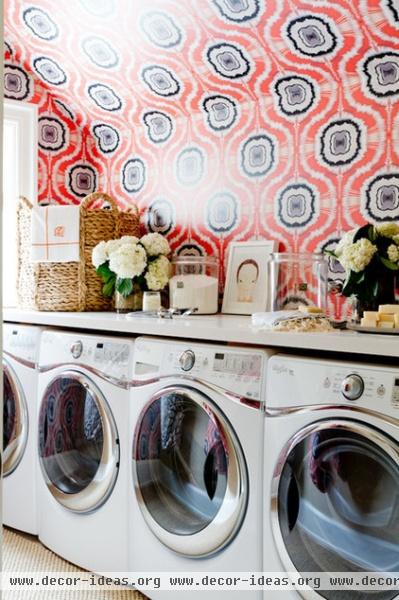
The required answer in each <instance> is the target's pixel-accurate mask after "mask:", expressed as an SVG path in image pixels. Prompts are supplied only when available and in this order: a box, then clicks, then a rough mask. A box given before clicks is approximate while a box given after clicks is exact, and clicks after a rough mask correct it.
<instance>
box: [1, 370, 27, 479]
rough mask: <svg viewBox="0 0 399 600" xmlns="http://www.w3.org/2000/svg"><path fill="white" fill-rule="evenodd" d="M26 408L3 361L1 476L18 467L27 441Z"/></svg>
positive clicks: (18, 384)
mask: <svg viewBox="0 0 399 600" xmlns="http://www.w3.org/2000/svg"><path fill="white" fill-rule="evenodd" d="M28 426H29V424H28V408H27V405H26V400H25V396H24V392H23V389H22V386H21V384H20V382H19V379H18V377H17V375H16V373H15V371H14V369H13V368H12V367H11V365H10V364H9V362H8V361H7V360H5V359H3V476H4V477H7V475H10V474H11V473H12V472H13V471H14V470H15V469H16V468H17V466H18V465H19V463H20V461H21V459H22V457H23V454H24V451H25V447H26V442H27V440H28Z"/></svg>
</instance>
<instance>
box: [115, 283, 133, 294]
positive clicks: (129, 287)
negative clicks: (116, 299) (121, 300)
mask: <svg viewBox="0 0 399 600" xmlns="http://www.w3.org/2000/svg"><path fill="white" fill-rule="evenodd" d="M116 289H117V291H118V292H119V293H120V294H122V296H124V297H125V298H126V296H129V295H130V294H131V293H132V292H133V281H132V280H131V279H117V280H116Z"/></svg>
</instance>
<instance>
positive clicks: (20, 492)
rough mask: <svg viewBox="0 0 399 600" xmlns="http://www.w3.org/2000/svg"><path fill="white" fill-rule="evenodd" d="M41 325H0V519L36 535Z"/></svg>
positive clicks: (6, 523)
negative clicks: (0, 424) (0, 423)
mask: <svg viewBox="0 0 399 600" xmlns="http://www.w3.org/2000/svg"><path fill="white" fill-rule="evenodd" d="M40 333H41V329H40V327H35V326H30V325H20V324H14V323H4V325H3V523H4V525H8V526H9V527H14V528H15V529H20V530H21V531H25V532H26V533H31V534H37V515H36V466H37V454H36V437H37V427H36V413H37V393H36V392H37V371H36V363H37V356H38V351H39V340H40Z"/></svg>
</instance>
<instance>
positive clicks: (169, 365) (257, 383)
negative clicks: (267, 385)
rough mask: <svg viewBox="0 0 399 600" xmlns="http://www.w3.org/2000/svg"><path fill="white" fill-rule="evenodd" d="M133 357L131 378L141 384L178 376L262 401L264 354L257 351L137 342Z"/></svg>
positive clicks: (164, 342)
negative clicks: (150, 380) (151, 380)
mask: <svg viewBox="0 0 399 600" xmlns="http://www.w3.org/2000/svg"><path fill="white" fill-rule="evenodd" d="M134 356H135V359H134V376H135V378H138V379H141V380H143V381H145V380H146V379H151V378H156V377H168V376H171V377H173V376H174V375H178V376H179V377H187V379H188V380H190V379H191V380H197V381H199V382H201V381H203V382H206V383H209V384H213V385H215V386H218V387H219V388H222V389H223V390H224V391H228V392H229V391H230V392H233V393H234V394H236V395H238V396H242V397H245V398H248V399H253V400H257V401H263V391H262V385H263V374H264V366H265V353H263V352H262V351H259V350H257V349H256V350H255V349H254V350H247V349H242V348H232V347H228V346H226V347H221V346H215V347H213V346H211V345H209V346H204V345H199V344H190V343H187V344H185V343H181V342H179V343H176V342H167V341H154V340H151V341H150V340H145V339H138V340H136V346H135V353H134Z"/></svg>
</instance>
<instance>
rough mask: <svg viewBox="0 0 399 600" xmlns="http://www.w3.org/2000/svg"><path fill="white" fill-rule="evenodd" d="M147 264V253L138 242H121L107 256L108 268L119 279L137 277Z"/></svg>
mask: <svg viewBox="0 0 399 600" xmlns="http://www.w3.org/2000/svg"><path fill="white" fill-rule="evenodd" d="M146 266H147V254H146V251H145V250H144V248H143V247H142V246H140V244H132V243H130V242H127V243H125V244H121V245H120V246H119V248H117V249H116V250H115V251H114V252H112V254H111V255H110V258H109V268H110V269H111V271H113V272H114V273H115V275H116V276H117V277H118V278H119V279H133V278H134V277H138V276H139V275H141V274H142V273H143V271H144V269H145V268H146Z"/></svg>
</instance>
